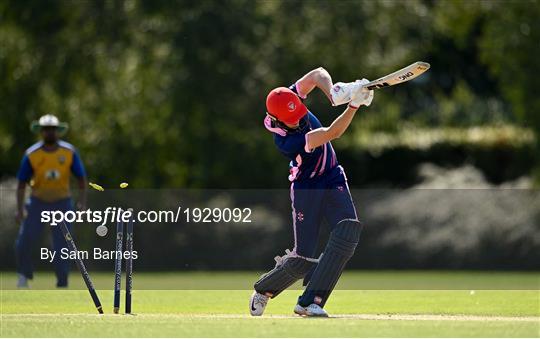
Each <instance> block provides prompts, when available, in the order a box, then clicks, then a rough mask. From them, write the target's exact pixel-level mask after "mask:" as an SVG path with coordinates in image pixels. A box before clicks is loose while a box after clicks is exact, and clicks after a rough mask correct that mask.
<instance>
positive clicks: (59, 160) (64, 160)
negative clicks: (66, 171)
mask: <svg viewBox="0 0 540 339" xmlns="http://www.w3.org/2000/svg"><path fill="white" fill-rule="evenodd" d="M58 162H59V163H60V165H62V164H63V163H65V162H66V157H65V156H63V155H59V156H58Z"/></svg>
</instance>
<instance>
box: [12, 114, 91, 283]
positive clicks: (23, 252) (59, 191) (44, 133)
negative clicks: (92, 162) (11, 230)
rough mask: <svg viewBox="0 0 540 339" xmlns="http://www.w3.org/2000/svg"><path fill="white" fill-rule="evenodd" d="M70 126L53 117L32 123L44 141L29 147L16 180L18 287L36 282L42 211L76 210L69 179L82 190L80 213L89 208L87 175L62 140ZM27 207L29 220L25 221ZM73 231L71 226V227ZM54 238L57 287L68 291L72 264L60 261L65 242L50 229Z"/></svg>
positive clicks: (73, 151)
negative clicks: (28, 193) (28, 189)
mask: <svg viewBox="0 0 540 339" xmlns="http://www.w3.org/2000/svg"><path fill="white" fill-rule="evenodd" d="M67 127H68V126H67V124H66V123H63V122H60V121H59V120H58V118H57V117H56V116H54V115H51V114H47V115H44V116H42V117H41V118H40V119H39V121H34V122H33V123H32V126H31V129H32V131H33V132H34V133H39V134H40V136H41V139H42V140H41V141H39V142H38V143H36V144H34V145H32V146H30V148H28V149H27V150H26V152H25V154H24V156H23V159H22V161H21V166H20V168H19V172H18V173H17V179H18V181H19V183H18V187H17V214H16V220H17V222H18V223H20V230H19V235H18V237H17V241H16V243H15V252H16V258H17V273H18V281H17V287H20V288H25V287H28V279H32V278H33V266H32V253H33V251H34V248H35V246H36V245H37V244H38V240H39V239H40V236H41V233H42V231H43V226H44V224H43V223H42V222H41V212H42V211H62V212H66V211H68V210H73V202H72V199H71V192H70V187H69V186H70V182H69V181H70V175H71V174H74V175H75V177H76V178H77V181H78V186H79V189H80V191H81V192H80V197H79V198H80V199H79V209H81V210H84V209H85V205H86V172H85V169H84V166H83V163H82V161H81V159H80V157H79V154H78V153H77V151H76V150H75V147H73V145H71V144H69V143H67V142H65V141H62V140H60V134H62V133H63V132H65V131H66V130H67ZM27 185H30V187H31V189H32V192H31V196H30V199H29V200H28V201H27V203H26V206H25V204H24V196H25V189H26V186H27ZM25 207H26V212H27V213H26V217H25V213H24V212H25ZM68 227H69V228H70V229H71V225H68ZM51 235H52V242H53V247H54V250H55V251H56V253H57V254H56V256H55V258H54V261H53V263H54V265H55V272H56V279H57V281H56V286H57V287H67V285H68V272H69V263H70V261H69V260H64V259H61V258H59V257H60V251H61V249H62V248H64V247H65V246H66V241H65V239H64V237H63V235H62V232H61V230H60V228H59V227H51Z"/></svg>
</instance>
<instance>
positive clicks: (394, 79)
mask: <svg viewBox="0 0 540 339" xmlns="http://www.w3.org/2000/svg"><path fill="white" fill-rule="evenodd" d="M429 67H430V65H429V64H428V63H427V62H423V61H417V62H415V63H413V64H410V65H409V66H407V67H404V68H402V69H400V70H399V71H395V72H394V73H391V74H388V75H385V76H383V77H382V78H379V79H377V80H373V81H370V82H369V83H367V84H365V85H364V87H366V88H367V89H369V90H372V89H380V88H384V87H389V86H394V85H397V84H401V83H403V82H407V81H409V80H412V79H414V78H416V77H417V76H419V75H421V74H423V73H424V72H426V71H427V70H428V69H429Z"/></svg>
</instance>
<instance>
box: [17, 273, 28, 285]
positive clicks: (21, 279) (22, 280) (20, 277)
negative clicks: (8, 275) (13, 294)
mask: <svg viewBox="0 0 540 339" xmlns="http://www.w3.org/2000/svg"><path fill="white" fill-rule="evenodd" d="M17 287H18V288H28V278H27V277H26V276H25V275H24V274H20V273H19V275H18V279H17Z"/></svg>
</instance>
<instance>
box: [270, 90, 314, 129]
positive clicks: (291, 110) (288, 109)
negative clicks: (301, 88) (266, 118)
mask: <svg viewBox="0 0 540 339" xmlns="http://www.w3.org/2000/svg"><path fill="white" fill-rule="evenodd" d="M266 110H267V111H268V114H270V115H271V116H273V117H274V118H276V119H277V120H279V121H281V122H284V123H286V124H289V125H296V124H297V123H298V121H300V119H302V117H303V116H305V115H306V114H307V108H306V106H305V105H304V104H303V103H302V101H301V100H300V98H299V97H298V95H296V93H294V92H293V91H291V90H290V89H288V88H287V87H278V88H274V89H273V90H271V91H270V93H268V96H267V97H266Z"/></svg>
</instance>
